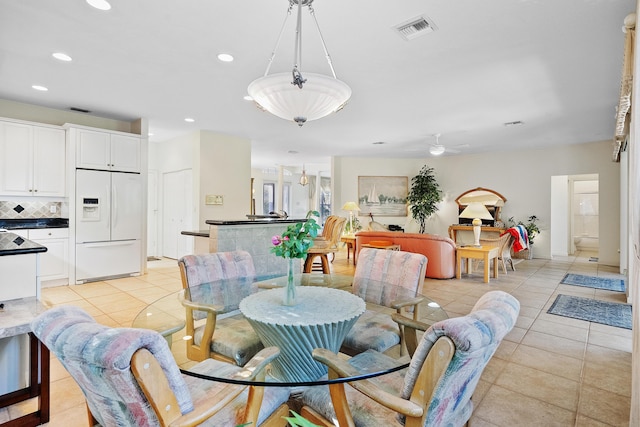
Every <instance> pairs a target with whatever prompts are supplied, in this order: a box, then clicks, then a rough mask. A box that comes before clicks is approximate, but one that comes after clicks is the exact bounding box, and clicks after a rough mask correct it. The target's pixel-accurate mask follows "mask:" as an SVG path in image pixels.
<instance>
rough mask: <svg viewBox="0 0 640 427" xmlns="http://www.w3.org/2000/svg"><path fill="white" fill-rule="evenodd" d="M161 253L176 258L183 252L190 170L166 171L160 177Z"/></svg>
mask: <svg viewBox="0 0 640 427" xmlns="http://www.w3.org/2000/svg"><path fill="white" fill-rule="evenodd" d="M162 183H163V189H162V255H163V256H165V257H167V258H173V259H178V258H179V257H180V256H182V255H183V254H184V253H185V243H184V241H185V240H186V237H187V236H183V235H181V234H180V233H181V232H182V231H184V230H188V229H190V228H187V227H190V224H191V221H190V215H191V210H192V207H191V206H192V204H193V203H192V196H191V191H192V189H191V170H190V169H188V170H183V171H177V172H167V173H165V174H164V175H163V179H162Z"/></svg>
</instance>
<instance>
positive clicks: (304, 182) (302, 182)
mask: <svg viewBox="0 0 640 427" xmlns="http://www.w3.org/2000/svg"><path fill="white" fill-rule="evenodd" d="M307 184H309V177H308V176H307V171H305V170H304V165H302V175H300V185H302V186H303V187H304V186H305V185H307Z"/></svg>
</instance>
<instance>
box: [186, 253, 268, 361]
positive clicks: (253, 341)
mask: <svg viewBox="0 0 640 427" xmlns="http://www.w3.org/2000/svg"><path fill="white" fill-rule="evenodd" d="M178 266H179V267H180V277H181V278H182V287H183V288H184V289H185V290H187V289H188V290H189V291H190V292H191V293H193V294H200V295H202V296H205V297H206V296H207V295H205V294H206V293H209V294H210V295H208V297H211V298H212V297H213V296H214V293H217V294H225V295H227V296H228V297H229V298H226V300H227V301H229V302H230V303H229V304H228V305H227V306H225V307H215V306H213V305H203V304H198V303H197V302H194V300H195V298H191V299H190V298H183V299H182V300H181V302H182V305H183V306H184V307H185V310H186V325H187V335H188V336H189V337H190V338H189V339H188V340H186V341H185V342H186V346H187V357H188V358H189V359H191V360H195V361H202V360H205V359H207V358H209V357H211V358H214V359H218V360H223V361H226V362H231V363H235V364H236V365H238V366H243V365H244V364H245V363H247V361H248V360H249V359H251V358H252V357H253V356H254V355H255V354H256V353H257V352H258V351H260V350H261V349H262V348H263V345H262V342H261V341H260V338H258V336H257V335H256V333H255V332H254V330H253V328H252V327H251V325H249V323H248V322H247V321H246V319H245V318H244V316H242V314H240V312H239V311H238V312H237V313H236V314H234V315H230V316H227V317H225V318H224V319H218V315H221V314H228V313H231V314H233V313H234V312H235V311H237V310H238V304H239V303H240V300H241V299H242V297H243V296H246V295H244V293H247V292H251V289H249V288H248V287H250V286H251V285H252V283H251V282H252V280H250V279H251V278H254V277H255V275H256V269H255V266H254V264H253V259H252V257H251V254H249V252H246V251H231V252H214V253H208V254H202V255H186V256H184V257H182V258H180V259H179V260H178ZM241 278H248V279H249V280H248V281H247V282H246V283H241V281H238V282H237V283H236V282H233V281H230V282H229V283H228V285H230V286H234V287H235V288H234V289H227V288H226V287H227V284H226V282H225V280H227V281H228V280H229V279H241ZM203 285H208V286H207V287H206V288H205V287H204V286H203ZM234 301H235V302H234ZM203 319H206V322H205V323H204V324H198V323H197V322H198V321H199V320H203ZM200 323H202V322H200Z"/></svg>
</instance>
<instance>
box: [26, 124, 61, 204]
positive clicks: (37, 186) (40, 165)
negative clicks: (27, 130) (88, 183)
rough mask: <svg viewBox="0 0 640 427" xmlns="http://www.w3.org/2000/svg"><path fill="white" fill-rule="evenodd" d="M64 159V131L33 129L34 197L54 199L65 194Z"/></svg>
mask: <svg viewBox="0 0 640 427" xmlns="http://www.w3.org/2000/svg"><path fill="white" fill-rule="evenodd" d="M66 159H67V157H66V152H65V132H64V130H62V129H51V128H43V127H37V126H36V127H34V132H33V190H34V193H33V195H34V196H47V197H54V196H64V195H65V194H66V191H65V189H66V179H65V178H66V173H65V172H66V167H65V164H66Z"/></svg>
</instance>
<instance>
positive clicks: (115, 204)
mask: <svg viewBox="0 0 640 427" xmlns="http://www.w3.org/2000/svg"><path fill="white" fill-rule="evenodd" d="M111 212H113V214H112V215H113V227H115V226H116V225H118V191H117V187H116V185H114V184H113V182H112V183H111Z"/></svg>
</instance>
